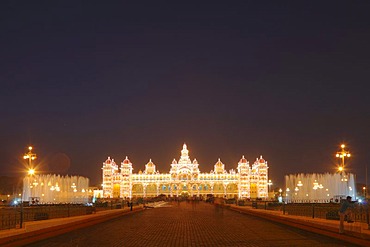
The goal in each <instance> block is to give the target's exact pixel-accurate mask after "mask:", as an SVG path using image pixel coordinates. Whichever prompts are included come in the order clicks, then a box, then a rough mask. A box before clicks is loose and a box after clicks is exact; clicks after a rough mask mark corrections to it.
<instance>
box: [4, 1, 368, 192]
mask: <svg viewBox="0 0 370 247" xmlns="http://www.w3.org/2000/svg"><path fill="white" fill-rule="evenodd" d="M45 2H46V3H45V5H40V4H35V3H32V2H30V1H23V3H21V1H2V2H1V3H0V30H1V33H0V82H1V89H0V116H1V120H0V129H1V131H0V147H1V148H0V175H9V176H21V175H23V173H21V171H22V168H23V163H24V161H23V160H22V159H21V158H22V156H23V153H24V152H25V151H26V147H27V146H28V145H29V144H32V145H34V146H35V151H36V153H37V155H38V159H37V163H38V164H39V165H40V166H39V167H40V168H39V169H40V170H42V172H46V173H54V172H58V173H62V174H79V175H83V176H87V177H89V178H91V180H92V184H99V183H101V167H102V162H104V161H105V159H106V158H107V156H111V157H113V158H115V160H117V161H118V162H121V161H122V160H123V159H124V158H125V156H126V155H128V156H129V158H130V159H131V161H132V162H133V164H134V172H138V171H139V170H140V169H141V170H143V169H144V165H145V164H146V163H147V162H148V160H149V158H152V159H153V161H154V163H155V164H156V165H157V168H158V169H159V170H160V171H161V172H168V171H169V169H170V163H171V161H172V159H173V158H176V159H178V158H179V156H180V150H181V148H182V144H183V143H184V142H185V143H187V144H188V147H189V150H190V156H191V158H192V159H193V158H197V160H198V161H199V163H200V170H201V171H202V172H209V171H210V170H211V169H213V165H214V164H215V163H216V161H217V159H218V158H221V160H222V161H223V162H224V163H225V164H226V168H227V170H229V169H232V168H234V169H235V168H236V167H237V162H238V161H239V159H240V157H241V155H245V156H246V157H247V159H248V160H249V161H250V162H253V161H254V160H255V159H256V157H257V156H259V155H261V154H262V155H263V156H264V158H265V159H266V160H267V161H268V163H269V166H270V177H271V179H272V180H273V181H276V183H275V184H276V185H280V186H281V185H282V184H283V179H284V175H285V174H289V173H301V172H302V173H307V172H309V173H312V172H318V173H322V172H333V171H334V167H335V163H336V160H335V158H334V154H335V152H336V151H337V147H338V146H339V144H340V143H341V142H345V143H346V144H347V145H348V147H349V149H350V151H351V152H352V154H353V158H351V159H350V162H349V163H348V166H347V168H348V169H349V170H350V171H351V172H354V173H356V174H357V178H358V180H359V181H360V182H365V167H366V165H369V160H370V133H369V127H370V109H369V108H370V95H369V89H370V86H369V84H370V45H369V44H370V15H369V9H370V2H369V1H325V2H323V1H320V3H313V2H311V1H310V2H307V3H301V2H300V1H298V2H299V3H297V1H292V2H291V3H289V2H279V3H276V1H270V2H263V3H260V2H258V3H256V1H250V2H249V3H245V2H246V1H239V2H240V3H239V4H236V3H232V2H230V3H229V2H226V1H222V4H216V3H215V2H213V3H212V4H201V3H199V2H198V3H196V4H192V3H189V2H183V3H182V4H177V3H176V4H168V3H167V4H160V3H158V2H156V3H151V4H137V5H131V4H127V3H125V4H124V3H121V4H113V3H109V4H92V3H89V2H85V4H79V3H77V2H78V1H71V4H66V3H63V4H56V3H54V1H52V3H51V2H50V3H47V2H48V1H45ZM369 170H370V166H369ZM369 174H370V172H369Z"/></svg>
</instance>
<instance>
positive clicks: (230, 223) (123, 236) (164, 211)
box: [29, 202, 353, 247]
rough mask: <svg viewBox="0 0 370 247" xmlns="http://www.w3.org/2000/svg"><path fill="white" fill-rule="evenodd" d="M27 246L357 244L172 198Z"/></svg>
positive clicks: (211, 206) (203, 204) (212, 206)
mask: <svg viewBox="0 0 370 247" xmlns="http://www.w3.org/2000/svg"><path fill="white" fill-rule="evenodd" d="M29 246H48V247H49V246H310V247H312V246H315V247H316V246H353V245H350V244H347V243H343V242H339V241H338V240H336V239H331V238H328V237H324V236H321V235H318V234H314V233H309V232H306V231H302V230H299V229H295V228H291V227H287V226H285V225H281V224H278V223H274V222H269V221H267V220H264V219H260V218H257V217H252V216H248V215H243V214H240V213H237V212H234V211H230V210H227V209H222V208H219V207H215V206H214V205H210V204H206V203H187V202H181V203H173V204H169V205H168V206H166V207H159V208H153V209H148V210H145V211H142V212H139V213H135V214H130V215H125V216H122V217H119V218H117V219H114V220H111V221H108V222H104V223H101V224H99V225H95V226H92V227H88V228H84V229H79V230H76V231H73V232H70V233H67V234H64V235H60V236H58V237H54V238H50V239H47V240H44V241H42V242H37V243H34V244H32V245H29Z"/></svg>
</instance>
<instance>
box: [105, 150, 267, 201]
mask: <svg viewBox="0 0 370 247" xmlns="http://www.w3.org/2000/svg"><path fill="white" fill-rule="evenodd" d="M102 170H103V195H104V197H105V198H118V197H120V198H135V197H136V198H138V197H155V196H159V195H166V196H171V197H173V196H191V197H193V196H197V197H206V196H207V195H209V194H212V195H214V196H215V197H224V198H239V199H246V198H252V199H253V198H267V196H268V185H267V181H268V172H267V171H268V166H267V162H266V161H265V160H264V159H263V158H262V156H261V157H260V158H257V159H256V161H255V162H254V163H253V164H252V166H250V165H249V162H248V161H247V160H246V159H245V158H244V156H243V157H242V158H241V159H240V161H239V163H238V166H237V171H235V170H234V169H231V170H230V171H229V172H227V171H226V170H225V165H224V164H223V163H222V162H221V160H220V159H219V160H218V161H217V162H216V164H215V165H214V170H213V171H210V172H209V173H201V172H200V171H199V164H198V161H197V160H196V159H194V160H193V161H191V160H190V157H189V151H188V149H187V146H186V144H184V145H183V149H182V150H181V157H180V159H179V161H178V162H177V161H176V160H175V159H174V160H173V161H172V164H171V169H170V172H169V173H159V171H158V170H156V166H155V164H154V163H153V162H152V160H149V162H148V163H147V164H146V165H145V170H144V171H143V172H142V171H139V172H138V173H133V172H132V171H133V166H132V163H131V162H130V160H129V159H128V158H127V157H126V159H125V160H124V161H123V162H121V167H120V168H119V167H118V165H117V164H116V163H115V161H114V159H111V158H110V157H108V159H107V160H106V161H105V162H104V163H103V168H102Z"/></svg>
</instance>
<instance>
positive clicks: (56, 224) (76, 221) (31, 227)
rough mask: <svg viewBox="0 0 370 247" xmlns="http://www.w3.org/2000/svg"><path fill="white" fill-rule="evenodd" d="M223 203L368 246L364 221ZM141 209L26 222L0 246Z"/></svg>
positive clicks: (0, 237) (4, 233) (0, 238)
mask: <svg viewBox="0 0 370 247" xmlns="http://www.w3.org/2000/svg"><path fill="white" fill-rule="evenodd" d="M162 206H166V205H165V203H158V204H147V205H146V207H148V208H150V207H162ZM224 206H225V207H226V208H229V209H231V210H234V211H237V212H240V213H245V214H250V215H254V216H257V217H261V218H266V219H268V220H272V221H275V222H278V223H281V224H285V225H289V226H292V227H296V228H300V229H303V230H306V231H310V232H314V233H318V234H322V235H325V236H329V237H332V238H336V239H339V240H342V241H345V242H349V243H353V244H357V245H360V246H370V230H369V229H368V226H367V224H364V223H360V222H355V223H344V227H345V234H339V221H337V220H326V219H319V218H315V219H312V218H309V217H303V216H294V215H283V212H282V211H271V210H264V209H254V208H251V207H248V206H236V205H224ZM141 210H144V208H143V206H142V205H141V206H136V207H134V208H133V211H130V209H129V208H127V207H125V208H124V209H114V210H106V211H99V212H97V213H96V214H90V215H83V216H75V217H69V218H58V219H50V220H42V221H32V222H25V225H24V228H22V229H10V230H1V231H0V246H22V245H26V244H29V243H32V242H35V241H38V240H42V239H45V238H47V237H53V236H57V235H60V234H63V233H66V232H69V231H72V230H75V229H79V228H83V227H87V226H90V225H94V224H98V223H101V222H104V221H107V220H109V219H113V218H116V217H119V216H122V215H124V214H130V213H133V212H135V211H136V212H137V211H141Z"/></svg>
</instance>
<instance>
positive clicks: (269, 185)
mask: <svg viewBox="0 0 370 247" xmlns="http://www.w3.org/2000/svg"><path fill="white" fill-rule="evenodd" d="M267 185H268V192H267V197H269V192H270V191H271V185H272V181H271V179H269V181H268V183H267Z"/></svg>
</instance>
